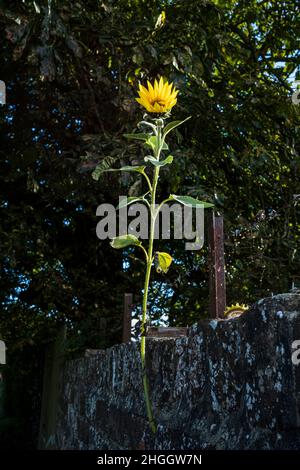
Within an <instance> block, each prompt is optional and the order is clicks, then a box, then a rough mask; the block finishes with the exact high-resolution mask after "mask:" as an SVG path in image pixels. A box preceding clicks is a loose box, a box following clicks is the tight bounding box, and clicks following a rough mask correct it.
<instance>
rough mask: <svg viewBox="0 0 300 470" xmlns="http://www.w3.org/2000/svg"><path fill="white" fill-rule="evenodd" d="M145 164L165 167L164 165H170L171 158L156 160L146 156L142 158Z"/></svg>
mask: <svg viewBox="0 0 300 470" xmlns="http://www.w3.org/2000/svg"><path fill="white" fill-rule="evenodd" d="M144 160H145V162H150V163H152V165H154V166H165V165H170V163H172V161H173V156H172V155H169V156H168V157H167V158H166V159H165V160H156V158H154V157H152V156H151V155H147V157H145V158H144Z"/></svg>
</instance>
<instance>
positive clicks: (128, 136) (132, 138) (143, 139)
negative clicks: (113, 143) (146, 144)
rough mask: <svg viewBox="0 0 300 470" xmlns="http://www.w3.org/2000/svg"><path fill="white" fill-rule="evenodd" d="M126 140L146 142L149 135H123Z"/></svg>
mask: <svg viewBox="0 0 300 470" xmlns="http://www.w3.org/2000/svg"><path fill="white" fill-rule="evenodd" d="M123 135H124V137H126V139H130V140H142V141H146V140H147V139H148V138H149V135H148V134H123Z"/></svg>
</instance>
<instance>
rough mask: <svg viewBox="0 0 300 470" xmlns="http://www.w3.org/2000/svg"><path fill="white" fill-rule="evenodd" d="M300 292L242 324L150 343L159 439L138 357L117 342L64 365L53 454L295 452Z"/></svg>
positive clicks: (268, 303)
mask: <svg viewBox="0 0 300 470" xmlns="http://www.w3.org/2000/svg"><path fill="white" fill-rule="evenodd" d="M297 339H300V295H299V294H282V295H277V296H274V297H272V298H268V299H264V300H260V301H259V302H257V303H256V304H254V305H253V307H252V308H251V309H250V310H249V311H248V312H247V313H245V314H244V315H243V316H242V317H240V318H236V319H232V320H220V321H216V320H212V321H201V322H200V323H198V324H195V325H193V326H192V327H191V328H190V329H189V333H188V336H187V337H182V338H177V339H169V338H168V339H167V338H164V339H148V352H147V354H148V366H147V367H148V371H149V377H150V384H151V397H152V403H153V408H154V414H155V417H156V420H157V423H158V432H157V434H156V435H155V436H153V435H151V433H150V432H149V428H148V425H147V421H146V418H145V406H144V401H143V391H142V385H141V369H140V359H139V351H138V347H137V345H136V344H126V345H117V346H114V347H112V348H110V349H108V350H104V351H98V352H96V353H95V355H93V356H92V357H85V358H82V359H78V360H74V361H71V362H68V363H66V364H65V366H64V370H63V373H62V377H61V391H60V413H59V419H58V424H57V433H56V442H57V444H56V445H57V447H58V448H59V449H104V450H107V449H109V450H112V449H121V450H124V449H163V450H171V449H172V450H173V449H185V450H187V449H300V420H299V404H300V365H299V366H295V365H293V363H292V361H291V354H292V349H291V347H292V342H293V341H294V340H297Z"/></svg>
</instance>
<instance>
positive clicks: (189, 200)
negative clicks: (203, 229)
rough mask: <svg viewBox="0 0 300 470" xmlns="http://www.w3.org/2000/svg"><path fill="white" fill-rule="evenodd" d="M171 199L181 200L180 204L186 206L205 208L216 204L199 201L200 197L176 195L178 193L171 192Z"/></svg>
mask: <svg viewBox="0 0 300 470" xmlns="http://www.w3.org/2000/svg"><path fill="white" fill-rule="evenodd" d="M170 199H173V200H174V201H177V202H180V204H183V205H184V206H192V207H203V208H204V209H206V208H208V207H213V206H214V204H211V203H210V202H206V201H199V199H195V198H193V197H191V196H176V194H170Z"/></svg>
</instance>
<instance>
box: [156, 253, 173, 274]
mask: <svg viewBox="0 0 300 470" xmlns="http://www.w3.org/2000/svg"><path fill="white" fill-rule="evenodd" d="M154 260H155V267H156V271H157V272H158V273H161V272H163V273H165V274H166V273H167V272H168V271H169V268H170V266H171V263H172V260H173V258H172V256H171V255H169V253H164V252H161V251H157V252H156V253H155V258H154Z"/></svg>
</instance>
